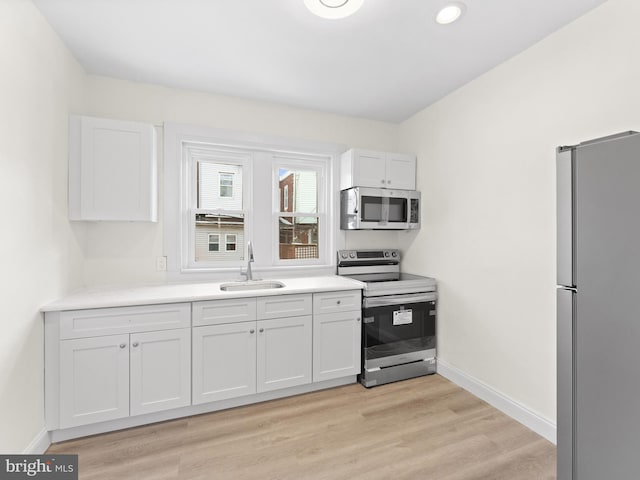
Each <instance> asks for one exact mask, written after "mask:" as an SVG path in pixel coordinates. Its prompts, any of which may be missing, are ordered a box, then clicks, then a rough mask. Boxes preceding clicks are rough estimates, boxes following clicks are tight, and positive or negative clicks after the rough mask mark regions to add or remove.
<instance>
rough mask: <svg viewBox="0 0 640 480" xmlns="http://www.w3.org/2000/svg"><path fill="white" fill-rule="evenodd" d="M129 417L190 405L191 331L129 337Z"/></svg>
mask: <svg viewBox="0 0 640 480" xmlns="http://www.w3.org/2000/svg"><path fill="white" fill-rule="evenodd" d="M130 352H131V356H130V364H131V381H130V392H131V415H141V414H143V413H151V412H157V411H160V410H168V409H170V408H178V407H185V406H188V405H190V404H191V388H190V387H191V329H190V328H180V329H176V330H163V331H159V332H145V333H134V334H131V341H130Z"/></svg>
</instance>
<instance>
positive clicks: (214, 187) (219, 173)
mask: <svg viewBox="0 0 640 480" xmlns="http://www.w3.org/2000/svg"><path fill="white" fill-rule="evenodd" d="M197 208H201V209H206V210H242V166H240V165H229V164H224V163H216V162H212V161H209V160H198V206H197Z"/></svg>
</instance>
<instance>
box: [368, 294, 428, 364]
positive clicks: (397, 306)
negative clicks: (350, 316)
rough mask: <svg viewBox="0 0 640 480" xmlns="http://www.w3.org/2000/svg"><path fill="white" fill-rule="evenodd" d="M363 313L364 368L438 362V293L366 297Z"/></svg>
mask: <svg viewBox="0 0 640 480" xmlns="http://www.w3.org/2000/svg"><path fill="white" fill-rule="evenodd" d="M362 313H363V315H362V316H363V325H362V327H363V329H362V350H363V351H362V353H363V355H362V359H363V366H364V368H366V369H372V368H384V367H389V366H392V365H400V364H404V363H409V362H416V361H420V360H424V359H426V358H435V355H436V295H435V293H420V294H408V295H388V296H382V297H366V298H365V299H364V302H363V309H362Z"/></svg>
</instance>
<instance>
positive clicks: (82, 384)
mask: <svg viewBox="0 0 640 480" xmlns="http://www.w3.org/2000/svg"><path fill="white" fill-rule="evenodd" d="M190 330H191V329H189V328H181V329H177V330H163V331H159V332H144V333H135V334H130V335H126V334H124V335H107V336H104V337H90V338H76V339H72V340H63V341H61V342H60V427H61V428H68V427H76V426H79V425H86V424H89V423H95V422H103V421H105V420H114V419H116V418H122V417H127V416H129V415H140V414H144V413H152V412H157V411H160V410H167V409H170V408H177V407H184V406H187V405H190V404H191V392H190V385H191V381H190V380H191V378H190V377H191V338H190V333H191V332H190Z"/></svg>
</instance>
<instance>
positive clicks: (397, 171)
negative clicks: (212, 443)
mask: <svg viewBox="0 0 640 480" xmlns="http://www.w3.org/2000/svg"><path fill="white" fill-rule="evenodd" d="M351 187H372V188H395V189H398V190H415V189H416V157H415V155H407V154H403V153H387V152H374V151H369V150H355V149H352V150H349V151H347V152H345V153H343V154H342V158H341V165H340V189H341V190H344V189H345V188H351Z"/></svg>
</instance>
